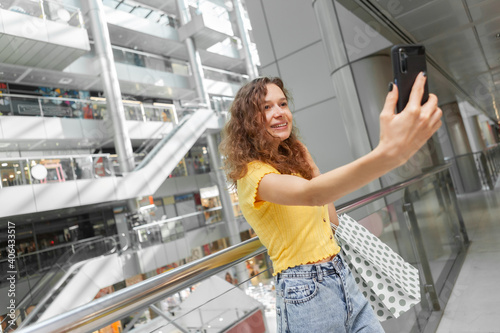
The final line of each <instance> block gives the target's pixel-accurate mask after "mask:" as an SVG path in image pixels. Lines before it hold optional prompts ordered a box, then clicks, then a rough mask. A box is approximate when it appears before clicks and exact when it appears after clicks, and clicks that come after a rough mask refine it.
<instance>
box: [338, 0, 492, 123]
mask: <svg viewBox="0 0 500 333" xmlns="http://www.w3.org/2000/svg"><path fill="white" fill-rule="evenodd" d="M339 2H341V3H342V4H346V2H351V3H350V4H346V6H349V7H351V8H352V0H339ZM355 3H356V4H357V5H358V6H359V7H361V8H362V9H364V13H363V14H359V12H360V11H358V12H357V14H358V15H359V16H360V18H362V19H364V20H365V21H366V20H373V18H375V19H376V20H377V21H379V22H381V23H383V25H384V26H385V28H386V30H387V31H385V33H386V34H390V35H392V38H391V40H393V41H394V40H396V41H399V42H403V43H419V44H423V45H424V46H425V47H426V50H427V54H428V60H429V62H430V64H431V65H432V66H434V67H436V68H437V69H438V72H439V73H440V75H441V76H442V77H444V78H446V79H445V80H443V79H442V78H441V79H440V80H439V81H440V82H439V84H445V85H447V87H437V89H438V90H439V89H442V90H443V91H444V90H450V89H452V90H453V92H454V93H455V94H456V95H458V96H459V98H461V99H466V100H469V101H470V102H471V103H472V104H473V105H475V106H476V107H477V108H478V109H480V110H481V111H483V112H485V113H486V114H487V115H488V116H489V117H490V118H491V119H494V120H496V121H497V122H498V121H499V120H500V117H499V116H500V110H499V109H500V98H499V97H500V95H499V93H500V1H499V0H427V1H421V0H419V1H416V0H355ZM366 13H368V15H366ZM363 16H364V17H363ZM497 35H498V36H499V37H497Z"/></svg>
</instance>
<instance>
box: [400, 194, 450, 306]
mask: <svg viewBox="0 0 500 333" xmlns="http://www.w3.org/2000/svg"><path fill="white" fill-rule="evenodd" d="M404 193H405V194H404V199H403V213H404V216H405V220H406V226H407V228H408V231H409V232H410V242H411V243H412V246H413V247H414V250H415V255H416V256H417V258H418V261H419V262H420V266H421V267H422V271H423V276H424V280H425V281H424V288H425V292H427V293H428V294H429V297H430V300H431V303H432V309H433V310H434V311H440V310H441V306H440V305H439V298H438V295H437V292H436V288H435V286H434V279H433V278H432V271H431V267H430V265H429V260H428V259H427V254H426V252H425V246H424V243H423V241H422V234H421V233H420V228H419V226H418V221H417V216H416V214H415V210H414V208H413V203H412V202H411V199H410V198H409V193H408V189H405V191H404Z"/></svg>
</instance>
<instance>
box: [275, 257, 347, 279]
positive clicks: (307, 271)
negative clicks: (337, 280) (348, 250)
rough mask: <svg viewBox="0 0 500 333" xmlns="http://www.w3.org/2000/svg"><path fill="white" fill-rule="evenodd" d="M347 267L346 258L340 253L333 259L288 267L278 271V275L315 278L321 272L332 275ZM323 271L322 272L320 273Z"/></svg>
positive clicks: (279, 276)
mask: <svg viewBox="0 0 500 333" xmlns="http://www.w3.org/2000/svg"><path fill="white" fill-rule="evenodd" d="M345 267H346V264H345V262H344V260H343V259H342V257H341V255H340V253H338V254H337V255H336V256H335V257H333V259H332V260H330V261H327V262H322V263H318V264H306V265H300V266H295V267H291V268H287V269H285V270H284V271H282V272H280V273H278V274H277V275H276V277H277V278H278V279H280V278H314V277H317V276H318V275H319V274H321V275H331V274H336V273H340V271H341V270H343V269H344V268H345ZM320 272H321V273H320Z"/></svg>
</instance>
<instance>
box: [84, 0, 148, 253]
mask: <svg viewBox="0 0 500 333" xmlns="http://www.w3.org/2000/svg"><path fill="white" fill-rule="evenodd" d="M87 5H88V10H89V11H88V16H89V19H90V23H91V27H92V33H93V37H94V45H95V52H96V56H97V58H98V59H99V64H100V66H101V75H100V76H101V79H102V83H103V87H104V93H105V94H106V109H107V112H106V117H109V118H108V120H110V121H111V124H110V125H111V126H112V128H108V130H112V131H113V141H114V145H115V150H116V153H117V155H118V161H119V163H120V171H121V172H122V173H127V172H130V171H132V170H133V169H134V152H133V150H132V143H131V141H130V137H129V135H128V129H127V126H126V123H125V121H126V120H125V109H124V108H123V102H122V94H121V90H120V83H119V81H118V74H117V73H116V67H115V62H114V58H113V51H112V49H111V40H110V37H109V30H108V24H107V21H106V17H105V14H104V7H103V6H104V5H103V4H102V1H101V0H87ZM105 123H106V124H109V123H108V122H105ZM108 126H109V125H108ZM127 205H128V209H129V211H130V212H131V213H135V212H136V211H137V209H138V207H139V205H138V202H137V200H136V199H129V200H127ZM125 223H126V222H125ZM127 245H128V244H122V247H124V246H127Z"/></svg>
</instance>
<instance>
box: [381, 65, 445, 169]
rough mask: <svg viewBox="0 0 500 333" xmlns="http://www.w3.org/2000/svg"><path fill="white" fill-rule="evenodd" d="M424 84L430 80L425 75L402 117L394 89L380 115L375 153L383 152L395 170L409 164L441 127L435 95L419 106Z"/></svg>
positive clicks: (395, 89)
mask: <svg viewBox="0 0 500 333" xmlns="http://www.w3.org/2000/svg"><path fill="white" fill-rule="evenodd" d="M425 80H427V77H426V76H425V75H424V74H423V73H420V74H419V75H418V76H417V78H416V80H415V83H414V84H413V88H412V90H411V93H410V99H409V101H408V104H407V105H406V107H405V108H404V110H403V111H402V112H401V113H399V114H395V113H394V109H395V107H396V103H397V101H398V88H397V86H396V85H393V89H392V91H390V92H389V93H388V94H387V97H386V100H385V105H384V108H383V110H382V112H381V113H380V142H379V144H378V146H377V148H376V149H379V150H381V151H382V153H383V154H384V155H385V156H387V157H388V158H389V159H391V160H392V161H393V162H394V163H395V165H396V166H400V165H402V164H404V163H406V162H407V161H408V160H409V159H410V157H411V156H412V155H413V154H415V153H416V152H417V151H418V150H419V149H420V148H421V147H422V146H423V145H424V144H425V143H426V142H427V140H429V139H430V137H431V136H432V135H433V134H434V133H435V132H436V131H437V130H438V129H439V127H441V116H442V111H441V109H440V108H439V107H438V99H437V97H436V95H433V94H429V99H428V101H427V102H426V103H425V104H424V105H422V106H421V105H420V103H421V100H422V96H423V93H424V84H425Z"/></svg>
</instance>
